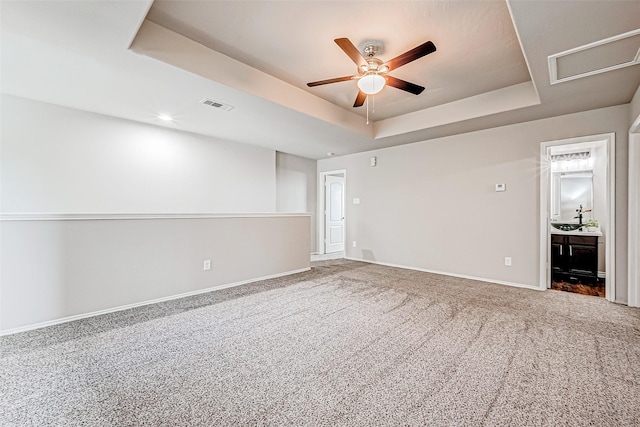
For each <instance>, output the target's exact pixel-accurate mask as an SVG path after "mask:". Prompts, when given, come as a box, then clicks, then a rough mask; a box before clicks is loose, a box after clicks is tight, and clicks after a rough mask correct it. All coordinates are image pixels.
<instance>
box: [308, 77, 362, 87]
mask: <svg viewBox="0 0 640 427" xmlns="http://www.w3.org/2000/svg"><path fill="white" fill-rule="evenodd" d="M354 77H355V76H344V77H336V78H335V79H327V80H320V81H317V82H311V83H307V86H309V87H314V86H320V85H327V84H329V83H338V82H346V81H348V80H352V79H353V78H354Z"/></svg>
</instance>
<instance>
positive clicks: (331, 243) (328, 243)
mask: <svg viewBox="0 0 640 427" xmlns="http://www.w3.org/2000/svg"><path fill="white" fill-rule="evenodd" d="M324 200H325V204H324V207H325V211H324V212H325V214H324V218H325V219H324V224H325V227H324V252H325V253H327V254H328V253H332V252H340V251H344V177H342V176H331V175H327V176H326V179H325V183H324Z"/></svg>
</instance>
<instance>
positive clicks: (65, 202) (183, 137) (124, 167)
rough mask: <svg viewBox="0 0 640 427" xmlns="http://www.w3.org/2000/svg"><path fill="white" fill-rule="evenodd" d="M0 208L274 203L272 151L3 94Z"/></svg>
mask: <svg viewBox="0 0 640 427" xmlns="http://www.w3.org/2000/svg"><path fill="white" fill-rule="evenodd" d="M1 101H2V122H1V138H2V139H1V144H2V145H1V148H0V150H1V159H0V161H1V164H0V166H1V168H0V181H1V187H0V190H1V197H0V203H1V205H0V207H1V210H2V211H3V212H108V213H115V212H127V213H131V212H133V213H167V212H174V213H182V212H187V213H198V212H216V213H219V212H275V210H276V204H275V191H276V190H275V188H276V182H275V152H274V151H272V150H267V149H262V148H257V147H252V146H248V145H242V144H237V143H232V142H227V141H221V140H216V139H213V138H208V137H204V136H199V135H195V134H190V133H187V132H180V131H175V130H171V129H167V128H161V127H158V126H151V125H145V124H141V123H137V122H131V121H128V120H122V119H118V118H113V117H108V116H103V115H99V114H93V113H87V112H83V111H79V110H74V109H69V108H64V107H59V106H54V105H50V104H45V103H41V102H36V101H31V100H27V99H23V98H17V97H13V96H8V95H2V98H1Z"/></svg>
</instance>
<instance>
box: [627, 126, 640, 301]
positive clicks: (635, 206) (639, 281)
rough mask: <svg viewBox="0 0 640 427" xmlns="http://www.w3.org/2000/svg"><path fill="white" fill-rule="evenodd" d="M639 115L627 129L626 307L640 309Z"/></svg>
mask: <svg viewBox="0 0 640 427" xmlns="http://www.w3.org/2000/svg"><path fill="white" fill-rule="evenodd" d="M639 181H640V115H639V116H638V117H637V118H636V119H635V121H634V122H633V124H632V125H631V128H630V129H629V198H628V200H629V220H628V227H629V228H628V239H629V242H628V243H627V245H628V253H629V259H628V261H627V269H628V276H627V284H628V297H627V301H628V305H629V306H630V307H640V225H638V222H639V221H640V187H638V186H634V185H631V183H632V182H639Z"/></svg>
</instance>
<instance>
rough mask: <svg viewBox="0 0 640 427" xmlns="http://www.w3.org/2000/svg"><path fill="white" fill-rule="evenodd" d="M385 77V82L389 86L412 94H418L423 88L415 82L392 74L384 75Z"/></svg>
mask: <svg viewBox="0 0 640 427" xmlns="http://www.w3.org/2000/svg"><path fill="white" fill-rule="evenodd" d="M386 78H387V84H388V85H389V86H393V87H395V88H397V89H401V90H404V91H406V92H409V93H412V94H414V95H420V94H421V93H422V91H423V90H424V87H422V86H418V85H417V84H414V83H410V82H407V81H404V80H401V79H398V78H395V77H392V76H386Z"/></svg>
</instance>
